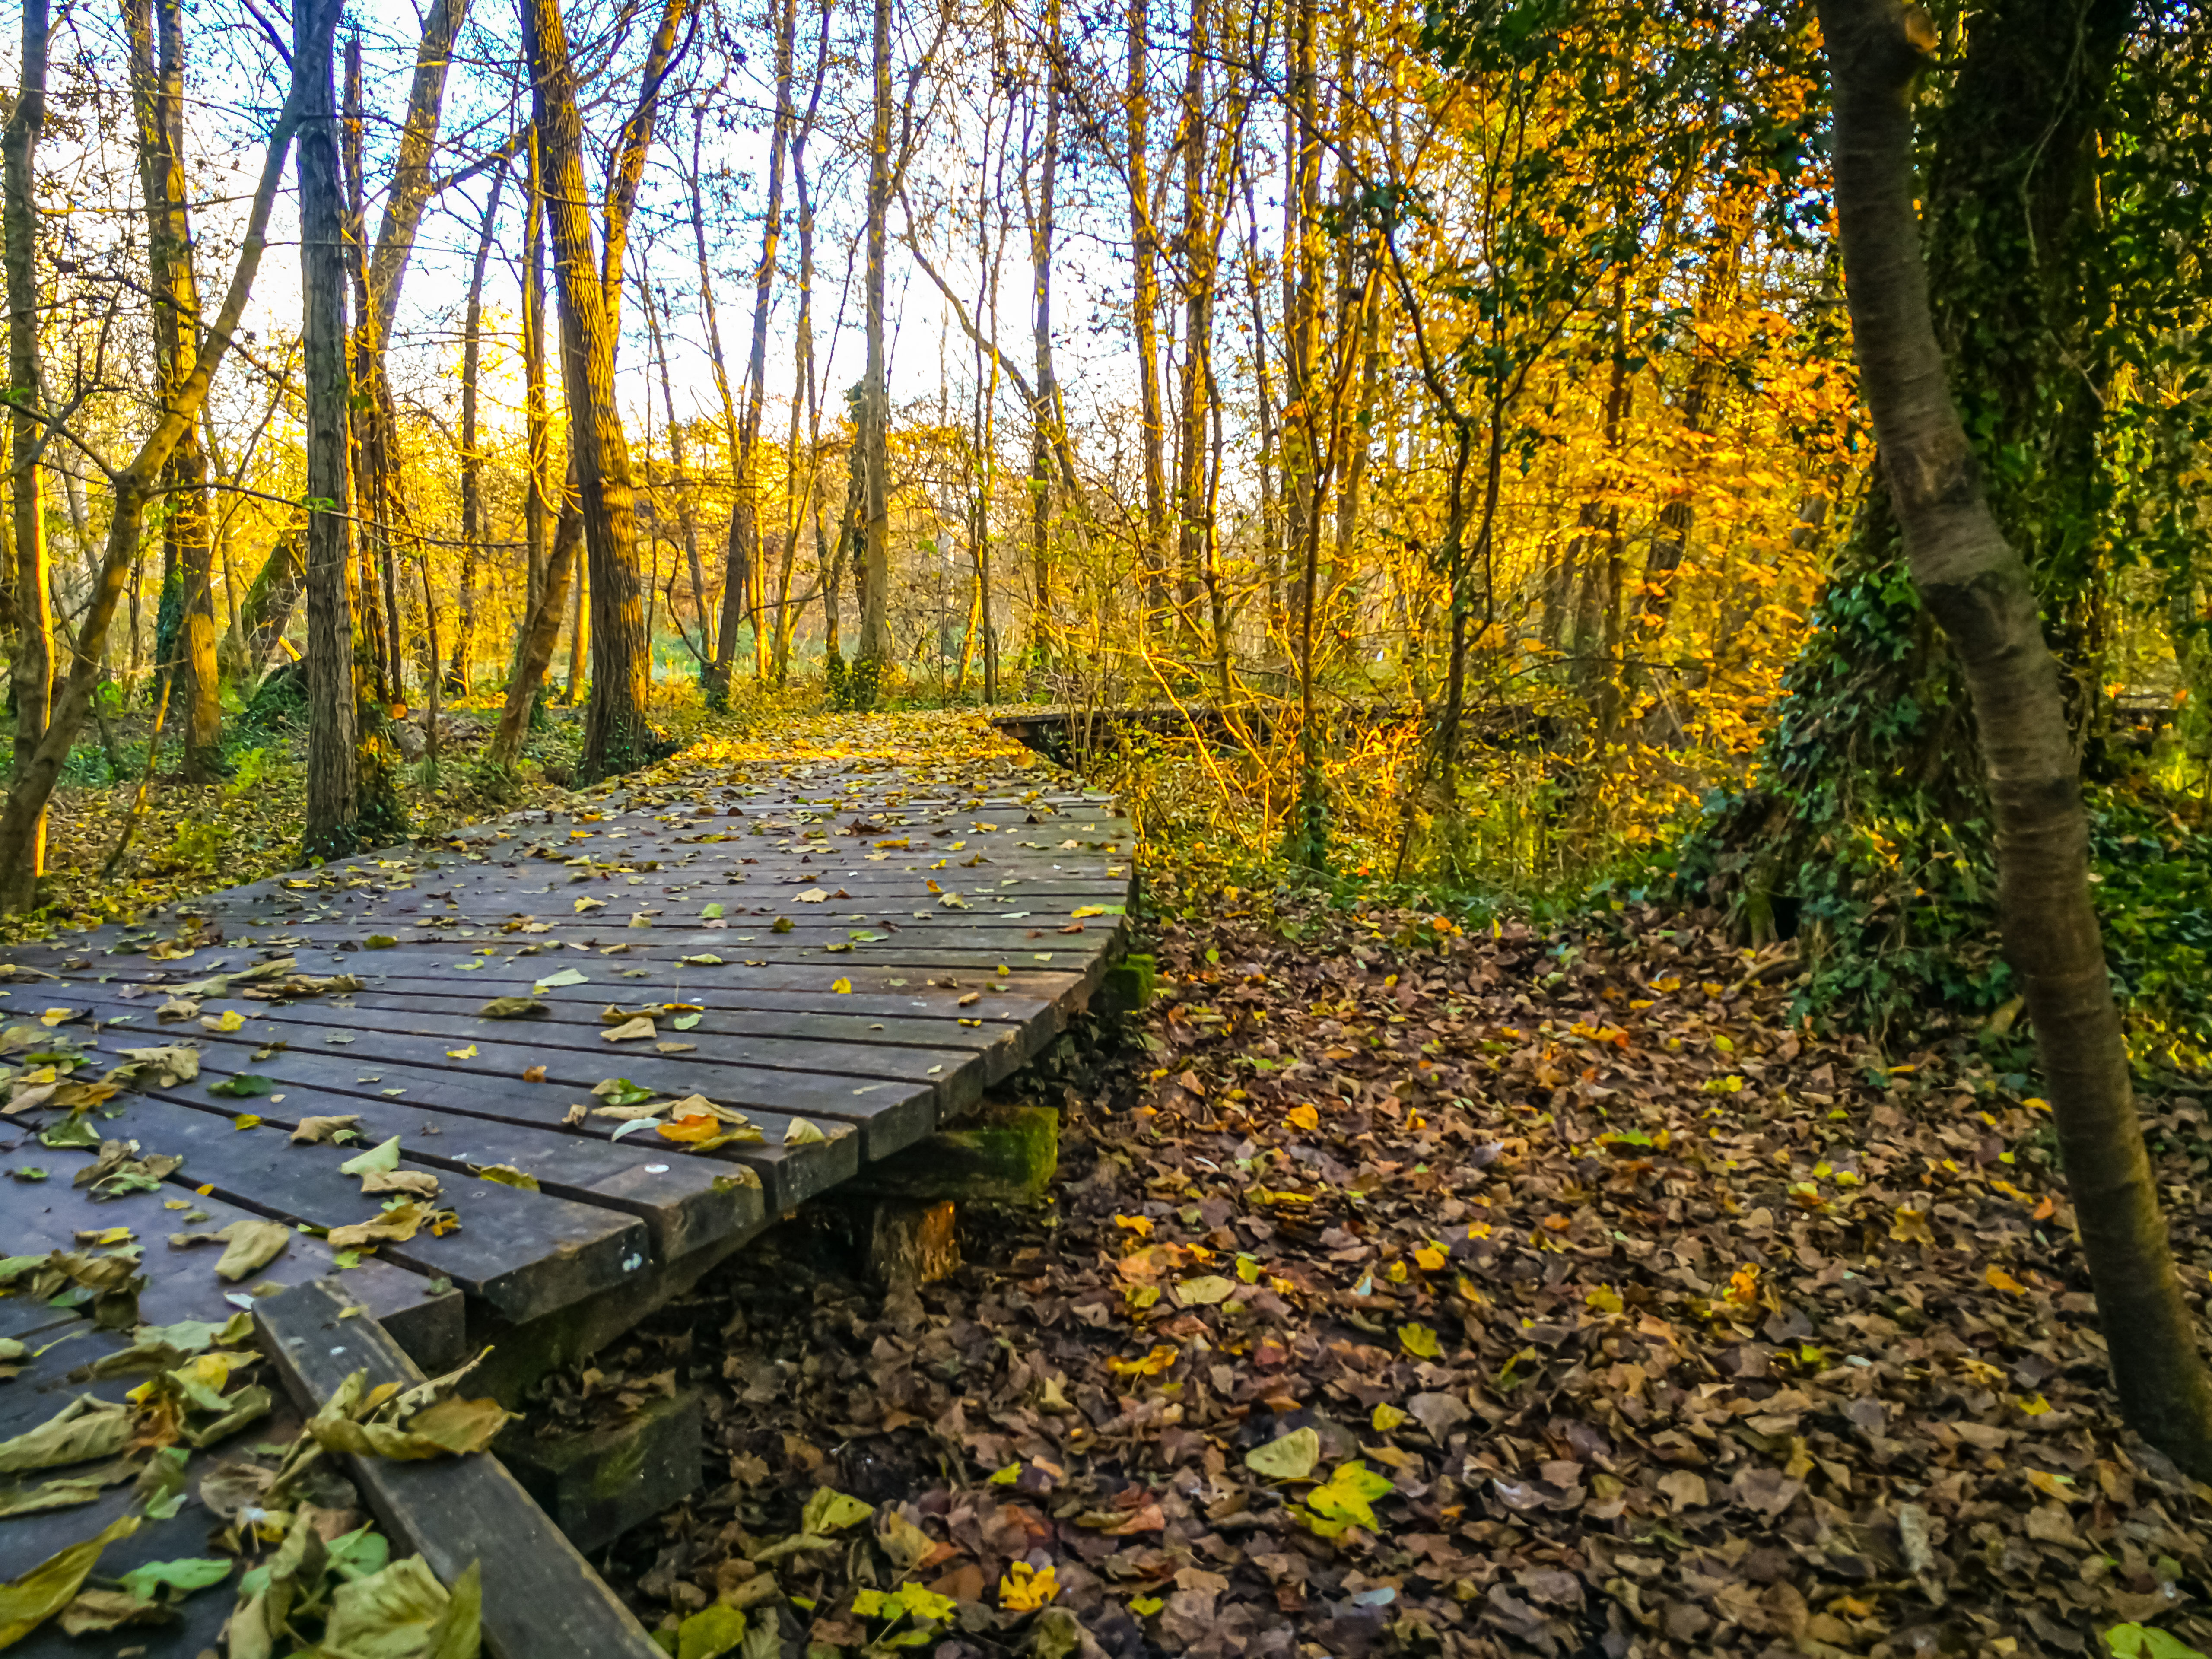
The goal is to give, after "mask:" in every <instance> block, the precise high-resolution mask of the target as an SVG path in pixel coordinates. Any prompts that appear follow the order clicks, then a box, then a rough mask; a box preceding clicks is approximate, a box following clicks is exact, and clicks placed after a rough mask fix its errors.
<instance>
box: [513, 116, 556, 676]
mask: <svg viewBox="0 0 2212 1659" xmlns="http://www.w3.org/2000/svg"><path fill="white" fill-rule="evenodd" d="M528 165H529V169H530V179H529V189H530V201H529V204H528V206H527V207H526V209H525V210H524V215H523V225H522V240H523V244H524V246H523V255H522V257H523V270H524V276H523V283H522V380H523V394H522V396H523V403H522V409H523V416H522V419H523V433H524V441H525V443H526V447H527V448H528V450H529V457H528V459H527V461H526V463H525V465H527V466H528V468H529V471H530V476H529V477H528V478H527V479H526V480H525V481H524V485H523V492H524V493H523V498H522V533H523V540H524V544H525V551H526V556H527V557H528V559H529V561H530V582H529V589H528V592H529V602H528V603H527V604H526V605H524V607H523V611H522V615H523V619H524V620H523V629H524V631H525V632H528V631H529V629H530V627H531V626H532V620H533V619H534V618H535V617H536V616H537V614H538V605H540V604H541V603H542V601H543V599H544V589H545V562H546V557H547V552H548V550H547V548H546V545H545V472H546V468H547V466H548V465H550V462H551V459H552V457H551V447H552V435H551V433H552V422H551V421H550V418H549V417H548V415H547V411H546V406H545V179H544V172H543V170H542V167H541V162H540V157H539V152H538V129H537V127H536V126H535V125H532V127H531V129H530V137H529V163H528ZM555 614H556V617H557V615H558V614H559V613H558V612H557V611H556V613H555ZM517 657H518V660H519V659H520V647H518V650H517ZM541 672H542V670H541Z"/></svg>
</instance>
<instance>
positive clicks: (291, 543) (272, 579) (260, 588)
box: [238, 526, 307, 682]
mask: <svg viewBox="0 0 2212 1659" xmlns="http://www.w3.org/2000/svg"><path fill="white" fill-rule="evenodd" d="M304 541H305V535H304V532H303V531H302V530H301V529H295V528H293V527H290V526H288V527H287V528H286V529H285V531H284V532H283V534H282V535H280V536H278V537H277V538H276V541H275V542H274V543H273V544H271V545H270V549H269V556H268V558H267V559H265V560H264V561H263V562H262V566H261V568H260V570H259V571H258V573H257V574H255V576H254V578H253V580H252V583H250V584H249V585H248V586H247V587H246V598H245V599H244V600H243V601H242V602H241V603H240V605H239V608H238V627H239V632H240V635H242V636H243V638H244V644H243V646H242V647H240V649H241V653H242V657H243V661H244V665H245V677H246V679H247V680H248V681H249V682H250V681H253V680H258V678H260V677H261V671H262V670H263V669H264V667H266V666H267V665H268V662H269V655H270V653H271V652H273V651H274V650H276V641H278V640H280V639H282V638H283V635H284V629H285V628H286V627H287V626H288V625H289V623H290V622H291V620H292V609H293V607H294V606H295V605H298V604H299V602H300V594H301V592H302V590H303V589H304V588H305V587H306V586H307V565H306V563H305V562H304V556H303V554H302V552H301V548H302V545H303V543H304Z"/></svg>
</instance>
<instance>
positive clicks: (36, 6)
mask: <svg viewBox="0 0 2212 1659" xmlns="http://www.w3.org/2000/svg"><path fill="white" fill-rule="evenodd" d="M22 5H23V34H22V77H23V78H22V86H21V90H20V91H19V92H18V93H17V94H16V98H15V109H14V110H13V112H10V114H9V118H8V126H7V131H6V132H5V134H4V135H0V189H4V191H5V206H6V220H7V223H6V249H5V253H6V259H7V268H8V269H7V275H8V384H9V387H10V388H11V389H12V390H11V395H10V396H9V414H8V492H9V494H8V499H9V511H10V522H11V527H12V529H13V531H14V541H15V546H14V548H13V549H12V552H13V556H14V563H13V572H12V574H13V579H14V580H13V583H12V586H13V587H14V590H15V592H14V599H15V635H16V638H15V663H14V680H13V685H12V688H11V689H12V690H13V692H14V696H15V766H14V770H15V775H17V776H19V777H20V776H21V775H24V774H25V773H27V771H28V770H29V769H30V767H31V763H32V757H33V756H34V755H36V754H37V753H38V750H39V744H40V741H41V740H42V739H43V738H45V737H46V726H47V724H48V722H49V720H50V719H51V717H52V712H53V680H54V611H53V602H52V598H51V597H50V590H51V588H52V572H51V571H50V570H49V569H48V568H47V553H46V481H45V469H44V468H43V467H42V466H40V454H41V450H42V441H43V439H44V437H45V433H44V431H43V429H42V428H41V426H40V420H39V416H40V413H41V410H40V409H39V408H38V407H37V404H38V403H39V402H40V399H39V398H38V395H37V388H38V387H39V386H40V373H39V250H38V218H37V209H38V173H37V161H38V149H39V138H40V134H41V133H42V132H43V131H45V128H46V42H47V37H48V29H49V11H48V7H47V0H22ZM24 857H25V859H26V860H27V864H28V866H29V867H28V869H27V871H25V872H24V873H23V876H22V878H21V880H22V884H23V885H25V886H30V885H32V884H35V883H36V882H37V880H38V878H39V877H40V875H42V874H43V873H44V872H45V870H46V813H45V812H44V811H43V810H42V811H40V813H39V816H38V817H37V819H36V821H35V822H34V823H33V824H32V825H31V827H30V833H29V838H28V842H27V846H26V847H25V848H24ZM13 885H15V884H13V883H5V884H0V888H4V887H6V886H13ZM0 896H4V892H3V891H0Z"/></svg>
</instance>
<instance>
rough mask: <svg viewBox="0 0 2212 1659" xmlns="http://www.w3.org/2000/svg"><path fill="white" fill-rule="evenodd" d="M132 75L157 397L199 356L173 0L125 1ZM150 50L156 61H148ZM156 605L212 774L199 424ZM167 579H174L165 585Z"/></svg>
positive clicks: (210, 552) (186, 709)
mask: <svg viewBox="0 0 2212 1659" xmlns="http://www.w3.org/2000/svg"><path fill="white" fill-rule="evenodd" d="M124 15H125V32H126V33H127V34H128V36H129V40H130V51H131V90H132V94H133V102H134V104H135V105H136V106H137V118H138V171H139V181H140V184H141V185H142V187H143V191H144V193H145V199H146V227H147V238H146V249H147V261H148V265H149V283H150V287H151V289H152V293H153V296H154V339H155V358H156V361H157V362H158V365H159V367H160V369H161V376H162V380H163V392H164V400H165V401H168V400H170V399H172V398H173V397H174V395H175V390H176V388H177V387H179V386H182V385H183V384H184V382H185V380H188V379H190V378H191V372H192V365H193V362H194V361H195V359H196V358H197V356H198V353H199V316H200V301H199V287H198V283H197V279H196V276H195V275H194V272H193V269H192V244H191V209H190V206H189V197H188V195H187V190H188V186H187V184H186V181H185V159H184V120H185V117H184V97H185V65H184V19H183V15H182V12H181V9H180V0H155V4H154V6H153V8H152V12H151V15H149V12H148V9H147V6H146V0H125V7H124ZM157 53H158V61H157ZM163 484H164V495H165V496H166V498H167V507H168V513H167V518H166V520H164V526H163V546H164V557H163V586H164V588H165V589H166V590H167V592H165V595H164V597H165V599H167V602H168V603H167V605H165V606H164V609H166V610H168V611H170V614H171V615H172V616H173V618H174V623H173V627H174V629H175V632H174V635H173V642H172V650H171V652H170V653H168V654H169V656H170V659H171V661H170V665H169V671H170V672H171V673H172V674H173V676H174V677H175V678H176V681H177V685H176V695H175V696H173V698H172V700H171V701H172V702H173V704H174V705H176V706H177V707H178V708H179V711H180V713H181V714H182V719H181V720H180V722H179V724H180V725H181V726H182V727H183V735H184V758H185V780H186V781H188V782H192V783H204V782H205V781H208V779H209V778H210V776H211V775H213V773H214V771H215V769H216V764H217V761H218V755H217V750H218V747H219V745H220V744H221V742H222V669H221V667H220V665H218V663H217V661H216V629H215V592H214V581H213V579H214V544H213V541H212V539H211V538H210V535H209V526H208V510H207V454H206V452H205V451H204V449H203V448H202V447H200V439H199V426H198V422H197V419H195V421H194V422H193V424H192V426H191V428H189V429H188V430H187V431H186V432H185V434H184V435H183V436H182V437H181V438H180V439H179V441H178V443H177V446H176V448H175V449H174V450H173V452H171V453H170V456H169V460H168V465H167V477H165V478H164V480H163ZM172 585H173V586H172Z"/></svg>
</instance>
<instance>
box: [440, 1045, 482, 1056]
mask: <svg viewBox="0 0 2212 1659" xmlns="http://www.w3.org/2000/svg"><path fill="white" fill-rule="evenodd" d="M476 1057H477V1045H476V1044H475V1043H473V1042H471V1044H469V1046H468V1047H467V1048H448V1049H447V1050H446V1058H447V1060H474V1059H475V1058H476Z"/></svg>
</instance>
